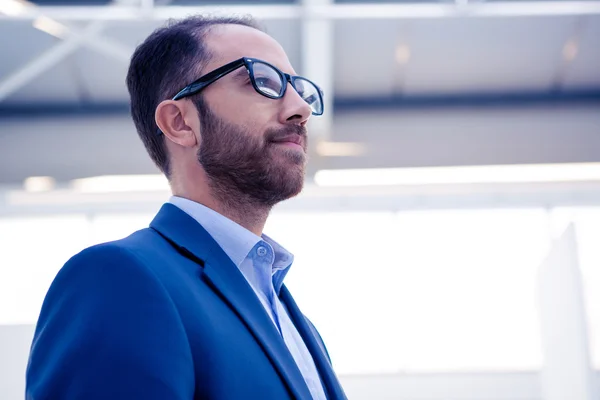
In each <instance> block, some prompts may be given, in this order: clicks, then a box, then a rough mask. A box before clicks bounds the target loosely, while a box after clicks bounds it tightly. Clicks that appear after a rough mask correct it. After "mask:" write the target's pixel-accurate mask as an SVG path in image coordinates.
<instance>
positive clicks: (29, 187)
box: [23, 176, 56, 192]
mask: <svg viewBox="0 0 600 400" xmlns="http://www.w3.org/2000/svg"><path fill="white" fill-rule="evenodd" d="M55 184H56V181H55V180H54V178H52V177H51V176H30V177H29V178H27V179H25V181H23V188H24V189H25V190H26V191H27V192H47V191H50V190H52V189H54V185H55Z"/></svg>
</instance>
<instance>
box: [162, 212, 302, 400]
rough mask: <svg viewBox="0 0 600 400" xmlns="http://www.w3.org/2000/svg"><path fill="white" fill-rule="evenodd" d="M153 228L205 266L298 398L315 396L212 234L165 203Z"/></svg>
mask: <svg viewBox="0 0 600 400" xmlns="http://www.w3.org/2000/svg"><path fill="white" fill-rule="evenodd" d="M150 227H151V228H152V229H154V230H156V231H157V232H158V233H160V234H161V236H163V237H165V238H166V239H167V240H168V241H169V242H170V243H171V244H172V245H173V246H174V247H175V248H176V249H177V250H178V251H179V253H181V254H182V255H184V256H186V257H187V258H190V259H192V260H194V261H196V262H197V263H199V264H200V265H202V266H204V269H203V274H202V278H203V279H204V280H205V281H206V282H207V283H208V284H209V286H211V288H212V289H213V290H214V291H215V292H217V293H218V294H219V295H220V296H221V297H222V298H223V300H224V301H225V302H226V303H227V304H228V305H229V306H230V308H231V309H232V310H233V311H234V312H235V313H236V314H237V315H238V316H239V318H240V319H241V320H242V321H243V322H244V323H245V325H246V326H247V328H248V329H249V330H250V331H251V332H252V334H253V336H254V337H255V339H256V340H257V342H259V343H260V345H261V346H262V348H263V350H264V352H265V353H266V354H267V356H268V357H269V359H270V360H271V362H272V363H273V365H274V366H275V369H276V370H277V371H278V373H279V374H280V376H281V378H282V379H283V380H284V381H285V382H286V384H287V386H288V387H289V389H290V391H291V392H292V393H293V395H294V397H295V398H296V399H299V400H303V399H307V400H308V399H311V394H310V391H309V390H308V387H307V386H306V383H305V381H304V378H303V377H302V374H301V373H300V370H299V369H298V366H297V365H296V363H295V361H294V359H293V357H292V355H291V353H290V352H289V350H288V349H287V347H286V346H285V343H284V341H283V339H282V338H281V336H280V335H279V333H278V332H277V329H276V328H275V326H274V325H273V322H272V321H271V319H270V317H269V316H268V314H267V312H266V311H265V310H264V308H263V306H262V304H261V303H260V301H259V300H258V298H257V297H256V294H255V293H254V291H253V290H252V288H251V287H250V285H249V284H248V282H247V281H246V279H245V278H244V276H243V275H242V273H241V272H240V271H239V269H238V268H237V267H236V266H235V264H234V263H233V262H232V261H231V260H230V259H229V257H227V255H226V254H225V252H224V251H223V250H222V249H221V248H220V247H219V245H218V244H217V243H216V242H215V241H214V239H213V238H212V236H210V235H209V234H208V232H206V230H204V228H202V226H201V225H200V224H198V223H197V222H196V220H194V219H193V218H192V217H190V216H189V215H187V214H186V213H185V212H183V211H181V210H180V209H179V208H177V207H176V206H174V205H172V204H165V205H163V207H162V208H161V209H160V211H159V213H158V214H157V216H156V217H155V218H154V220H153V221H152V223H151V224H150Z"/></svg>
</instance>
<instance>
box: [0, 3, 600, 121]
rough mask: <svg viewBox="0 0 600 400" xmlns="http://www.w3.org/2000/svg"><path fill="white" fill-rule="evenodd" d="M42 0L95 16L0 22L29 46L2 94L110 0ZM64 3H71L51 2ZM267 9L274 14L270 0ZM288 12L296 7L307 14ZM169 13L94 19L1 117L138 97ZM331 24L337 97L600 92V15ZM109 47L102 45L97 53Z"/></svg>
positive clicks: (10, 55) (283, 30)
mask: <svg viewBox="0 0 600 400" xmlns="http://www.w3.org/2000/svg"><path fill="white" fill-rule="evenodd" d="M6 1H19V0H6ZM132 1H133V0H132ZM180 2H181V1H180ZM35 3H39V4H44V6H42V7H31V9H35V10H37V11H36V12H38V13H42V15H52V16H61V15H65V16H68V15H69V13H68V11H69V10H71V11H72V10H80V11H82V10H86V9H87V10H90V11H89V19H90V20H89V21H85V20H82V19H81V18H78V19H77V20H73V19H71V20H59V19H56V21H58V22H60V23H61V24H63V25H64V26H67V27H68V28H71V29H72V32H71V34H70V36H69V37H67V38H66V39H59V38H57V37H54V36H52V35H50V34H48V33H46V32H44V31H42V30H40V29H37V28H36V27H34V24H32V22H35V20H36V18H34V16H33V14H32V15H31V16H18V15H16V16H7V15H4V16H3V17H2V18H0V35H1V37H3V38H10V37H14V38H19V39H18V40H3V41H1V42H0V52H1V54H3V55H4V57H3V61H2V63H1V64H0V88H1V87H2V83H5V82H6V81H7V80H9V79H11V78H14V77H15V75H17V74H19V73H20V72H22V71H23V69H24V67H25V66H28V65H29V66H31V64H34V63H36V61H37V62H39V60H40V58H43V57H44V55H47V54H48V53H49V52H52V51H53V49H54V51H56V48H57V46H60V45H61V44H62V45H64V42H66V41H69V39H72V37H71V36H74V37H77V36H78V35H82V32H85V29H86V26H88V25H89V24H91V23H92V22H93V18H94V15H93V10H95V9H94V8H92V7H90V6H88V7H82V6H78V7H73V5H74V4H79V5H81V4H85V3H87V4H101V3H103V1H102V0H98V1H93V2H90V1H85V2H84V1H79V2H78V1H75V0H72V1H68V0H44V1H41V0H38V1H36V2H35ZM58 3H60V4H67V5H70V6H64V7H58V6H48V4H52V5H54V4H58ZM104 3H106V2H104ZM130 3H131V1H130ZM183 3H185V4H191V3H196V4H202V3H206V2H200V1H196V2H192V1H183ZM235 3H243V1H237V2H235ZM262 3H263V6H264V3H265V2H262ZM341 3H356V1H354V0H344V1H343V2H341ZM386 3H391V2H389V1H388V2H386ZM416 3H419V4H417V6H419V5H421V6H422V5H427V6H431V5H435V6H444V7H453V5H448V4H443V5H442V4H438V3H436V2H431V4H423V3H428V2H423V1H421V2H416ZM442 3H444V2H442ZM445 3H447V2H445ZM554 3H557V2H554ZM572 3H573V4H579V3H575V2H572ZM588 3H590V4H595V3H596V2H588ZM157 4H160V3H159V2H157ZM172 4H177V2H176V1H174V2H172ZM490 4H492V3H490ZM530 4H531V3H530ZM545 4H548V3H540V6H541V7H540V8H538V9H537V10H542V11H543V10H544V7H545ZM560 4H569V2H565V1H563V2H560ZM381 5H384V6H385V4H371V6H372V7H376V6H381ZM474 5H477V4H474ZM479 5H481V4H479ZM348 6H349V7H353V6H355V7H356V6H359V5H353V4H335V5H334V6H333V8H332V9H331V10H334V11H335V10H337V9H338V8H336V7H348ZM388 6H390V5H389V4H388ZM391 6H395V7H396V8H395V9H397V10H400V11H402V8H401V7H409V6H414V4H400V3H398V2H396V4H393V5H391ZM155 7H158V6H155ZM284 7H291V8H289V10H292V9H293V7H298V6H297V5H289V6H284ZM169 9H176V7H175V6H174V5H171V6H170V7H162V10H169ZM373 9H376V8H373ZM574 9H575V10H577V8H574ZM63 10H64V11H63ZM191 10H193V8H191ZM199 10H200V11H202V10H203V9H199ZM236 10H237V9H236ZM250 10H251V11H252V9H250ZM261 10H264V8H262V9H261ZM342 10H343V9H342ZM407 10H412V9H407ZM330 13H332V12H331V11H330ZM413 13H414V10H413ZM80 14H81V12H80ZM36 15H37V14H36ZM274 15H277V14H274ZM281 15H282V16H283V17H282V18H277V17H276V16H270V17H268V18H266V19H265V20H264V22H265V25H266V27H267V30H268V32H269V33H270V34H271V35H272V36H274V37H275V38H276V39H277V40H278V41H280V42H281V44H282V45H283V46H284V48H285V49H286V51H287V52H288V55H289V57H290V60H291V61H292V63H293V64H294V65H295V66H297V67H296V69H297V70H299V71H302V69H303V66H305V65H307V64H306V63H308V62H310V63H312V65H317V66H318V64H319V60H308V58H310V57H311V54H310V53H309V54H303V52H302V45H303V43H302V40H303V37H305V36H303V32H302V24H303V22H304V19H302V18H293V17H292V18H290V17H289V15H288V14H286V13H285V12H281ZM464 15H467V16H464ZM163 16H166V15H165V14H164V13H163V14H162V16H160V17H156V18H151V20H148V19H145V18H141V17H140V18H137V19H136V18H127V19H125V20H118V19H117V17H116V13H115V17H114V19H113V20H111V19H110V18H105V19H104V20H103V21H102V22H97V21H96V24H97V25H99V26H97V29H96V31H97V32H98V35H97V39H94V42H95V43H96V45H93V46H90V45H86V44H85V42H83V45H80V46H79V45H78V46H73V47H72V48H69V49H68V50H65V51H63V52H62V53H61V55H60V56H57V57H55V58H54V59H52V60H50V61H48V62H46V63H44V68H42V69H41V70H40V71H38V72H37V73H33V74H31V78H30V79H25V80H24V81H23V82H22V83H21V84H19V85H16V86H14V85H13V88H12V89H11V90H8V91H6V93H5V95H4V96H0V98H2V97H4V98H3V99H2V101H0V109H3V110H13V111H14V110H18V109H23V108H29V109H32V108H33V109H35V108H46V107H50V108H53V107H58V106H60V107H86V106H87V107H99V106H106V105H111V106H114V105H124V106H126V105H127V103H128V96H127V91H126V88H125V84H124V79H125V74H126V70H127V66H128V56H129V55H130V54H131V52H132V51H133V49H134V48H135V46H136V45H137V44H139V43H140V42H141V41H142V40H143V39H144V38H145V37H146V36H147V35H148V34H149V33H150V32H151V31H152V30H153V29H155V28H157V27H158V26H160V25H162V24H163V22H164V18H163ZM80 17H81V16H80ZM65 18H66V17H65ZM330 21H331V24H332V25H333V29H332V47H333V55H332V62H331V63H332V71H330V74H329V75H330V76H331V77H332V82H331V85H326V86H329V87H331V89H330V91H333V94H334V98H335V100H336V101H339V102H340V103H343V104H346V103H348V101H352V100H361V99H365V98H366V99H379V100H381V99H384V100H385V99H404V100H407V99H411V98H433V99H434V98H447V97H465V96H466V97H477V96H488V97H489V96H503V95H504V96H505V95H515V94H525V95H544V96H556V95H560V94H563V95H564V94H580V93H586V94H589V93H600V46H599V45H598V38H599V37H600V7H599V8H598V13H594V12H589V11H586V12H584V11H582V12H581V13H577V12H566V11H565V12H563V13H562V15H561V14H560V13H559V14H558V15H547V14H544V13H543V12H538V13H537V15H530V16H519V15H518V14H517V15H513V16H501V14H498V15H497V16H487V17H473V16H468V14H464V13H463V14H462V16H461V14H457V15H455V16H449V17H439V18H433V17H427V14H426V13H425V14H424V16H423V17H421V18H419V17H410V18H409V17H407V18H382V16H381V15H379V16H376V17H374V18H370V19H361V18H355V17H352V18H336V17H335V14H334V13H332V16H331V20H330ZM99 42H100V43H103V44H102V45H98V43H99ZM103 46H104V47H103ZM111 46H112V47H111ZM109 49H110V50H109ZM0 93H2V90H0Z"/></svg>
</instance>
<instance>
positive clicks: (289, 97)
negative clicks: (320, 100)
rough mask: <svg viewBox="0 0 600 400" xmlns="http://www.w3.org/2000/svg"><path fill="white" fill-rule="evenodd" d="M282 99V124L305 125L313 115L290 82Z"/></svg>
mask: <svg viewBox="0 0 600 400" xmlns="http://www.w3.org/2000/svg"><path fill="white" fill-rule="evenodd" d="M287 85H288V87H287V89H286V90H285V95H284V96H283V98H282V99H281V100H282V102H281V104H282V106H281V114H280V122H281V123H282V124H296V125H305V124H306V122H308V119H309V118H310V117H311V115H312V109H311V108H310V105H309V104H308V103H307V102H306V101H304V99H303V98H302V97H300V95H299V94H298V92H297V91H296V89H294V87H293V86H292V84H291V83H290V82H287Z"/></svg>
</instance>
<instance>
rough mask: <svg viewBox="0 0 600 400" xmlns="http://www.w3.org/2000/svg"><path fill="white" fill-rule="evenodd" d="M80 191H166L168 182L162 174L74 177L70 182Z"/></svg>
mask: <svg viewBox="0 0 600 400" xmlns="http://www.w3.org/2000/svg"><path fill="white" fill-rule="evenodd" d="M71 186H72V188H73V189H75V190H76V191H79V192H82V193H110V192H143V191H168V190H169V183H168V181H167V179H166V178H165V177H164V176H163V175H105V176H96V177H93V178H83V179H76V180H74V181H72V182H71Z"/></svg>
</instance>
